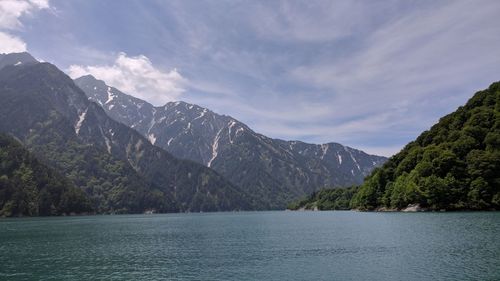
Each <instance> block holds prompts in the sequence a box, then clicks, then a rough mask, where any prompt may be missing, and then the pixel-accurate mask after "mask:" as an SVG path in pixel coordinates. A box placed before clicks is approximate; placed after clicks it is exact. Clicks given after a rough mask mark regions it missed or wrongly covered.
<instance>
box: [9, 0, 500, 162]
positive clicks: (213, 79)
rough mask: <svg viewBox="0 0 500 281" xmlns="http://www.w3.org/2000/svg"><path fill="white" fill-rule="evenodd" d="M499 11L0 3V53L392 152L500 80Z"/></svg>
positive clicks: (423, 6) (350, 5) (281, 129)
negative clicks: (19, 54) (27, 55)
mask: <svg viewBox="0 0 500 281" xmlns="http://www.w3.org/2000/svg"><path fill="white" fill-rule="evenodd" d="M21 3H24V4H22V5H21ZM499 14H500V1H496V0H492V1H481V0H478V1H459V0H453V1H430V0H422V1H370V0H365V1H237V0H231V1H222V0H220V1H198V0H196V1H187V0H183V1H153V0H150V1H126V0H124V1H103V0H99V1H97V0H85V1H76V0H75V1H66V0H51V1H46V0H37V1H35V0H32V1H27V0H26V1H10V0H0V45H1V46H0V52H9V51H22V50H28V51H29V52H30V53H32V54H33V55H34V56H35V57H37V58H38V59H41V60H45V61H49V62H52V63H54V64H56V65H57V66H58V67H60V68H61V69H63V70H64V71H66V72H67V73H68V74H71V76H72V77H76V76H78V75H81V74H85V73H91V74H94V75H95V76H97V77H98V78H101V79H104V80H106V81H107V82H108V84H111V85H113V86H116V87H117V88H119V89H121V90H123V91H124V92H127V93H129V94H132V95H136V96H138V97H140V98H143V99H146V100H148V101H149V102H151V103H153V104H155V105H162V104H164V103H165V102H167V101H171V100H185V101H187V102H191V103H196V104H199V105H201V106H205V107H208V108H210V109H212V110H214V111H216V112H218V113H221V114H226V115H231V116H233V117H234V118H236V119H239V120H240V121H242V122H244V123H246V124H248V125H249V126H250V127H251V128H253V129H254V130H255V131H257V132H259V133H263V134H265V135H267V136H270V137H276V138H282V139H287V140H292V139H293V140H302V141H306V142H312V143H324V142H340V143H342V144H345V145H349V146H352V147H355V148H360V149H363V150H365V151H367V152H369V153H375V154H380V155H386V156H389V155H391V154H393V153H395V152H397V151H398V150H399V149H401V148H402V147H403V146H404V145H405V144H406V143H407V142H408V141H411V140H412V139H414V138H415V137H416V136H418V135H419V134H420V133H421V132H422V131H423V130H425V129H428V128H429V127H430V126H431V125H432V124H434V123H435V122H437V120H438V119H439V118H440V117H441V116H443V115H445V114H447V113H450V112H452V111H454V110H455V109H456V108H457V107H458V106H459V105H461V104H463V103H465V102H466V101H467V99H468V98H470V96H471V95H472V94H473V93H474V92H475V91H477V90H480V89H483V88H486V87H487V86H488V85H489V84H490V83H492V82H494V81H498V80H500V23H499V21H498V15H499Z"/></svg>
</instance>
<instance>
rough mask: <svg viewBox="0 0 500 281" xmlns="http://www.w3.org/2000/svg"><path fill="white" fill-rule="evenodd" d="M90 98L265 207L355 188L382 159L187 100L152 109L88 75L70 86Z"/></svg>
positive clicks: (179, 155) (126, 122)
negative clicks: (288, 135) (275, 131)
mask: <svg viewBox="0 0 500 281" xmlns="http://www.w3.org/2000/svg"><path fill="white" fill-rule="evenodd" d="M75 83H76V84H77V85H78V86H79V87H80V88H81V89H82V90H83V91H84V92H85V93H86V94H87V96H88V98H89V100H91V101H94V102H96V103H97V104H99V105H101V106H102V107H103V108H104V110H105V111H106V113H107V114H108V115H109V116H110V117H112V118H114V119H115V120H117V121H119V122H121V123H123V124H125V125H127V126H129V127H131V128H133V129H135V130H137V131H138V132H139V133H141V134H142V135H143V136H145V137H146V138H148V140H149V141H150V142H151V143H152V144H154V145H156V146H159V147H162V148H164V149H165V150H167V151H169V152H170V153H172V154H173V155H174V156H176V157H179V158H183V159H189V160H193V161H196V162H198V163H202V164H204V165H206V166H208V167H210V168H213V169H215V170H216V171H218V172H219V173H221V174H222V175H223V176H225V177H226V178H227V179H229V180H230V181H231V182H233V183H234V184H236V185H239V186H241V187H242V188H243V189H244V190H246V191H247V192H250V193H252V194H255V195H256V196H257V198H260V200H262V201H263V203H264V206H265V208H271V209H273V208H284V207H285V206H286V203H287V202H288V201H290V200H292V199H296V198H298V197H300V196H303V195H305V194H309V193H311V192H313V191H315V190H317V189H320V188H323V187H334V186H335V187H340V186H350V185H354V184H360V183H361V182H362V181H363V179H364V177H365V176H366V175H368V174H369V173H370V172H371V171H372V170H373V169H374V168H375V167H378V166H380V165H382V164H383V163H384V162H385V161H386V158H385V157H380V156H374V155H368V154H366V153H364V152H362V151H360V150H356V149H353V148H350V147H346V146H343V145H341V144H338V143H327V144H322V145H316V144H308V143H304V142H300V141H284V140H279V139H272V138H268V137H266V136H264V135H261V134H258V133H256V132H254V131H253V130H252V129H250V128H249V127H248V126H246V125H245V124H243V123H241V122H239V121H238V120H236V119H234V118H232V117H230V116H225V115H219V114H216V113H214V112H212V111H211V110H208V109H206V108H202V107H200V106H197V105H194V104H189V103H185V102H181V101H179V102H169V103H167V104H165V105H164V106H162V107H155V106H153V105H151V104H149V103H147V102H146V101H143V100H141V99H138V98H135V97H133V96H130V95H127V94H125V93H122V92H121V91H119V90H118V89H116V88H113V87H110V86H108V85H106V84H105V82H104V81H100V80H97V79H95V78H94V77H92V76H90V75H88V76H83V77H80V78H78V79H76V80H75Z"/></svg>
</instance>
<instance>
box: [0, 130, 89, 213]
mask: <svg viewBox="0 0 500 281" xmlns="http://www.w3.org/2000/svg"><path fill="white" fill-rule="evenodd" d="M90 211H92V209H91V207H90V202H89V199H88V197H87V196H86V194H85V193H84V192H83V191H82V190H81V189H79V188H76V187H75V186H74V185H73V184H72V183H71V182H70V181H68V180H67V179H65V178H64V177H63V176H61V175H59V174H57V173H56V172H55V171H54V170H52V169H50V168H48V167H47V166H45V165H44V164H42V163H40V162H39V161H38V159H36V158H35V157H34V156H33V155H32V154H31V153H30V152H29V151H28V150H26V149H25V148H24V147H23V146H22V145H21V144H20V143H18V142H17V141H16V140H14V139H13V138H11V137H9V136H7V135H4V134H0V217H2V216H7V217H8V216H36V215H62V214H71V213H84V212H90Z"/></svg>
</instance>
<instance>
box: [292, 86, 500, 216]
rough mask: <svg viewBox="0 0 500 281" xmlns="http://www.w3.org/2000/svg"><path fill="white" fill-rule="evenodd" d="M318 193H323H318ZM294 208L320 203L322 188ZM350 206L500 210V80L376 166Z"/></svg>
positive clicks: (354, 196) (392, 208) (365, 207)
mask: <svg viewBox="0 0 500 281" xmlns="http://www.w3.org/2000/svg"><path fill="white" fill-rule="evenodd" d="M318 194H319V195H320V196H318ZM318 194H314V195H313V196H310V197H309V198H307V199H305V200H304V201H303V202H302V204H300V202H297V203H293V204H291V207H295V208H301V207H304V206H306V205H307V206H309V207H310V206H314V204H316V202H318V201H321V200H326V201H328V200H330V201H331V202H329V203H328V204H329V205H334V204H336V202H335V201H336V200H337V199H336V197H331V199H325V198H326V197H327V196H325V195H326V194H329V192H328V191H325V192H324V193H318ZM350 205H351V206H350V207H351V208H355V209H360V210H375V209H380V208H382V209H390V210H401V209H404V208H406V207H407V206H408V205H415V206H419V208H423V209H427V210H442V209H445V210H464V209H467V210H491V209H495V210H498V209H500V82H497V83H493V84H492V85H491V86H490V87H489V88H488V89H486V90H483V91H480V92H477V93H476V94H475V95H474V96H473V97H472V98H471V99H470V100H469V101H468V102H467V104H466V105H464V106H462V107H460V108H458V110H456V111H455V112H453V113H451V114H449V115H447V116H445V117H443V118H441V119H440V120H439V122H438V123H437V124H436V125H434V126H432V128H431V129H430V130H429V131H425V132H423V133H422V134H421V135H420V136H419V137H418V138H417V139H416V140H415V141H413V142H410V143H409V144H408V145H406V147H405V148H404V149H403V150H402V151H401V152H399V153H398V154H396V155H394V156H393V157H391V158H390V159H389V160H388V161H387V162H386V163H385V164H384V165H383V166H382V167H381V168H378V169H376V170H375V171H374V172H373V173H372V174H371V175H370V176H369V177H367V179H366V180H365V182H364V183H363V184H362V185H361V186H360V187H359V190H358V191H357V192H356V193H355V194H354V195H353V198H352V200H351V202H350Z"/></svg>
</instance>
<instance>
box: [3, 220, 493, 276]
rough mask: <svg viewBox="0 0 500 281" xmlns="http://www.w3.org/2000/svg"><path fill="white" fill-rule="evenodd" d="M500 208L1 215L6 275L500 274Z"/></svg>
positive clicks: (4, 272) (4, 270)
mask: <svg viewBox="0 0 500 281" xmlns="http://www.w3.org/2000/svg"><path fill="white" fill-rule="evenodd" d="M499 238H500V213H499V212H484V213H472V212H471V213H360V212H242V213H207V214H168V215H130V216H89V217H56V218H19V219H1V220H0V280H500V239H499Z"/></svg>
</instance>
